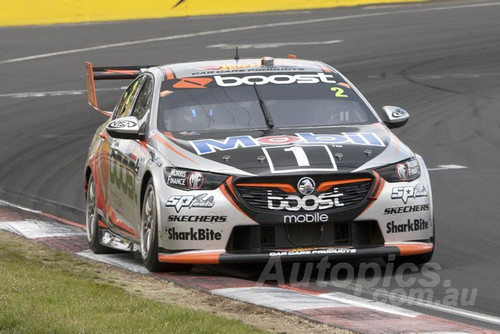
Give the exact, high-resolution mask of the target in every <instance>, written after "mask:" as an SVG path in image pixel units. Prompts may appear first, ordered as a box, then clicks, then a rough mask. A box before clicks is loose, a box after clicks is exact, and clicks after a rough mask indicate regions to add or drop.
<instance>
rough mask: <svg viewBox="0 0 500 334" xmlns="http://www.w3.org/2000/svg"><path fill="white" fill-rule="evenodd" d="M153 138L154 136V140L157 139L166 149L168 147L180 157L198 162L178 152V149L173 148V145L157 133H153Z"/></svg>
mask: <svg viewBox="0 0 500 334" xmlns="http://www.w3.org/2000/svg"><path fill="white" fill-rule="evenodd" d="M153 138H155V139H156V140H158V141H159V142H160V143H162V144H163V145H165V147H167V148H168V149H170V150H171V151H173V152H175V153H177V154H178V155H180V156H181V157H183V158H185V159H187V160H189V161H191V162H192V163H195V164H198V163H197V162H196V161H194V160H192V159H190V158H188V157H187V156H185V155H184V154H182V153H181V152H179V151H178V150H176V149H175V147H173V146H172V145H170V144H169V143H168V142H167V141H166V140H165V139H163V138H162V137H161V136H160V135H159V134H158V133H155V134H154V136H153Z"/></svg>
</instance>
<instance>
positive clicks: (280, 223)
mask: <svg viewBox="0 0 500 334" xmlns="http://www.w3.org/2000/svg"><path fill="white" fill-rule="evenodd" d="M96 79H127V80H131V81H132V83H131V84H130V85H129V86H128V88H127V89H126V90H125V91H124V93H123V95H122V97H121V99H120V100H119V101H118V103H117V104H116V106H115V108H114V110H113V111H110V112H107V111H103V110H101V109H99V107H98V104H97V99H96V95H95V82H94V80H96ZM87 88H88V97H89V103H90V104H91V105H92V106H93V107H94V108H95V109H97V110H99V111H100V112H102V113H103V114H105V115H107V116H108V117H109V119H108V120H107V121H106V122H104V124H103V125H102V126H100V127H99V128H98V129H97V131H96V134H95V136H94V138H93V141H92V143H91V145H90V150H89V154H88V158H87V163H86V166H85V190H86V199H87V234H88V241H89V245H90V247H91V249H92V250H93V251H94V252H96V253H103V252H107V251H109V250H111V249H119V250H125V251H137V252H140V254H141V257H142V260H143V262H144V264H145V266H146V267H147V268H148V269H149V270H151V271H159V270H176V269H179V268H184V267H185V265H190V264H202V263H205V264H223V263H241V262H262V261H267V260H269V259H270V258H273V257H279V258H280V259H281V260H283V261H306V260H307V261H316V260H320V259H322V258H324V257H325V256H328V257H329V258H331V259H345V260H349V259H350V258H354V257H387V256H389V255H391V254H394V255H396V256H397V257H398V258H399V259H406V260H409V261H412V262H415V263H424V262H427V261H429V260H430V259H431V256H432V252H433V249H434V232H433V231H434V220H433V207H432V193H431V184H430V181H429V175H428V172H427V169H426V167H425V163H424V161H423V160H422V158H421V157H420V156H419V155H417V154H415V153H413V152H412V151H411V150H410V149H409V148H408V147H407V146H406V145H404V144H403V143H402V142H401V141H400V140H399V139H398V138H396V136H395V135H394V134H393V133H392V132H391V131H390V130H389V128H394V127H399V126H402V125H404V124H405V123H406V122H407V120H408V117H409V115H408V113H407V112H406V111H405V110H403V109H401V108H398V107H394V106H387V107H384V108H383V110H382V112H381V113H380V115H378V114H377V113H376V112H375V111H374V109H373V108H372V107H371V106H370V104H369V103H368V102H367V101H366V99H365V98H364V97H363V96H362V95H361V93H360V92H359V91H358V90H357V89H356V87H354V85H353V84H352V83H351V82H350V81H349V80H348V79H347V78H346V77H344V76H343V75H342V74H341V73H339V72H338V71H337V70H335V69H334V68H332V67H331V66H329V65H327V64H324V63H321V62H316V61H307V60H298V59H273V58H270V57H265V58H263V59H240V60H218V61H202V62H191V63H182V64H171V65H164V66H144V67H141V66H139V67H109V68H102V67H101V68H98V67H93V66H92V64H90V63H87Z"/></svg>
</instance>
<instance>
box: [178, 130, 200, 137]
mask: <svg viewBox="0 0 500 334" xmlns="http://www.w3.org/2000/svg"><path fill="white" fill-rule="evenodd" d="M179 134H180V135H183V136H199V135H200V134H199V133H198V132H196V131H182V132H179Z"/></svg>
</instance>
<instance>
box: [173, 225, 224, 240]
mask: <svg viewBox="0 0 500 334" xmlns="http://www.w3.org/2000/svg"><path fill="white" fill-rule="evenodd" d="M166 232H167V238H168V240H191V241H213V240H221V239H222V233H221V232H216V231H214V230H212V229H210V228H198V229H194V228H190V229H189V231H187V232H186V231H182V232H181V231H176V230H175V227H170V228H167V231H166Z"/></svg>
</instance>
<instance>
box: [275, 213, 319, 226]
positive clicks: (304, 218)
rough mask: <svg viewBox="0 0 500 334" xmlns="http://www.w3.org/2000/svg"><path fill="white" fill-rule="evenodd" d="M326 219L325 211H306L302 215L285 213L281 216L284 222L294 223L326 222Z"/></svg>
mask: <svg viewBox="0 0 500 334" xmlns="http://www.w3.org/2000/svg"><path fill="white" fill-rule="evenodd" d="M327 221H328V215H327V214H325V213H322V214H321V213H319V212H316V213H306V214H304V215H286V216H283V222H284V223H285V224H296V223H326V222H327Z"/></svg>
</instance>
